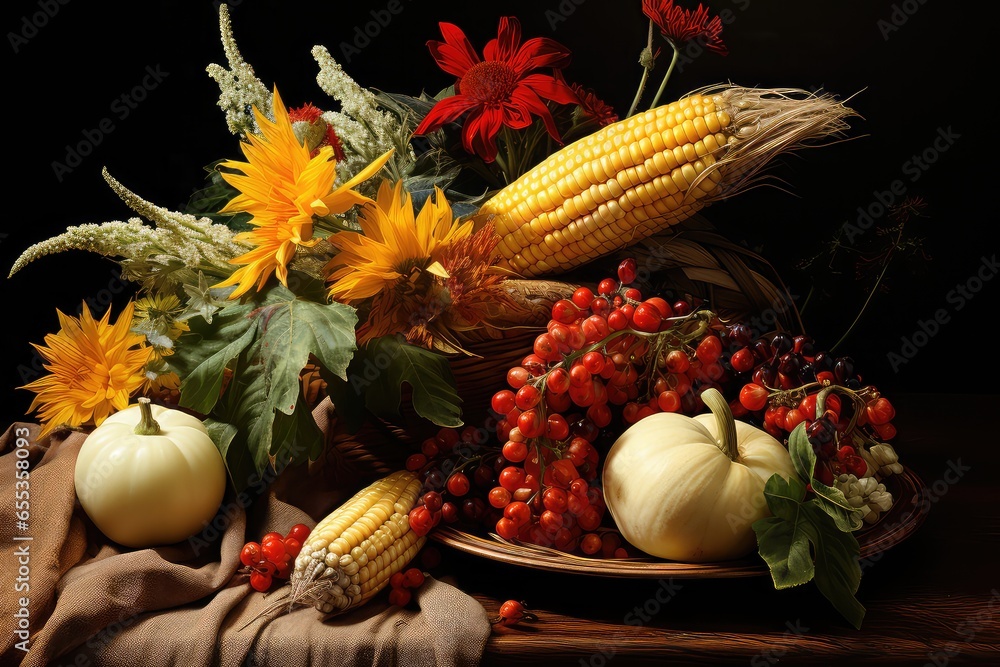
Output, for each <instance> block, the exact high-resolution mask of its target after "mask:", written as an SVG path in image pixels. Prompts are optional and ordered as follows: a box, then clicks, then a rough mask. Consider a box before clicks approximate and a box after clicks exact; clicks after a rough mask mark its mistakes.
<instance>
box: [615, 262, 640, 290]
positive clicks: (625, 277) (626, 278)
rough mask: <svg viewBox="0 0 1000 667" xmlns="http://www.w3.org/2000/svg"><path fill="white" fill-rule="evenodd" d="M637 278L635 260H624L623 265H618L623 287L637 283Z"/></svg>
mask: <svg viewBox="0 0 1000 667" xmlns="http://www.w3.org/2000/svg"><path fill="white" fill-rule="evenodd" d="M635 276H636V265H635V260H634V259H632V258H631V257H629V258H628V259H625V260H622V263H621V264H619V265H618V280H620V281H621V282H622V284H623V285H628V284H629V283H633V282H635Z"/></svg>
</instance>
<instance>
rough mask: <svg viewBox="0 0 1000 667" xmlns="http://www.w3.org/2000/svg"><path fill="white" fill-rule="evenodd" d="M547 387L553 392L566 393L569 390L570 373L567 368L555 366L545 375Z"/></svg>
mask: <svg viewBox="0 0 1000 667" xmlns="http://www.w3.org/2000/svg"><path fill="white" fill-rule="evenodd" d="M545 387H546V388H547V389H548V390H549V391H550V392H552V393H553V394H565V393H566V392H567V391H568V390H569V373H568V372H567V371H566V369H565V368H553V369H552V370H551V371H549V374H548V375H547V376H546V377H545ZM522 389H523V387H522Z"/></svg>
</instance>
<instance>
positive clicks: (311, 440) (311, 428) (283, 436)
mask: <svg viewBox="0 0 1000 667" xmlns="http://www.w3.org/2000/svg"><path fill="white" fill-rule="evenodd" d="M299 398H300V400H299V402H298V403H297V405H298V406H299V409H297V410H295V411H293V412H292V414H291V415H286V414H285V413H283V412H275V413H274V425H273V427H272V430H271V452H270V454H271V465H272V466H274V469H275V470H283V469H284V468H285V467H286V466H288V465H289V464H292V463H299V462H303V461H307V460H315V459H318V458H319V457H320V455H321V454H322V453H323V444H324V439H323V432H322V431H320V430H319V426H317V425H316V420H315V419H313V416H312V413H311V412H310V411H309V410H307V409H305V405H306V404H305V399H304V398H303V397H301V396H300V397H299Z"/></svg>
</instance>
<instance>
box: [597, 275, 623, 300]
mask: <svg viewBox="0 0 1000 667" xmlns="http://www.w3.org/2000/svg"><path fill="white" fill-rule="evenodd" d="M617 291H618V283H616V282H615V279H614V278H605V279H604V280H602V281H601V282H600V283H599V284H598V285H597V293H598V294H601V295H603V296H607V295H609V294H614V293H615V292H617Z"/></svg>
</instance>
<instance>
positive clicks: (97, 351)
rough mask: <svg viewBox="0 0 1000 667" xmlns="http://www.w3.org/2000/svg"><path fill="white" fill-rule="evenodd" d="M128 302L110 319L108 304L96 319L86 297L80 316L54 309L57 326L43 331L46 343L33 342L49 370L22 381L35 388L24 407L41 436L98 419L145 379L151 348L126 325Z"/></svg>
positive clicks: (129, 312) (129, 318) (130, 308)
mask: <svg viewBox="0 0 1000 667" xmlns="http://www.w3.org/2000/svg"><path fill="white" fill-rule="evenodd" d="M133 307H134V306H133V304H132V302H129V304H128V305H127V306H125V309H124V310H123V311H122V313H121V315H120V316H119V317H118V321H117V322H115V323H114V324H111V323H110V316H111V309H110V308H108V311H107V312H106V313H104V317H102V318H101V319H100V321H97V320H95V319H94V317H93V316H92V315H91V314H90V309H89V308H88V307H87V304H86V303H84V304H83V312H82V314H81V315H80V317H79V319H78V318H75V317H68V316H66V315H64V314H63V313H62V312H60V311H59V310H56V314H57V315H58V316H59V324H60V327H61V328H60V330H59V332H58V333H56V334H48V335H46V336H45V345H34V344H33V345H34V347H35V349H36V350H38V352H39V354H41V355H42V357H43V358H44V359H45V360H46V361H47V362H48V363H47V364H45V365H44V366H45V369H46V370H48V371H49V372H50V373H51V375H46V376H44V377H41V378H39V379H37V380H35V381H34V382H32V383H30V384H27V385H25V386H23V387H21V389H27V390H29V391H33V392H35V394H37V395H36V396H35V399H34V400H33V401H32V402H31V406H30V407H29V408H28V412H31V411H32V410H35V409H36V408H37V412H38V417H39V421H41V422H42V431H41V433H40V434H39V435H40V436H41V435H45V434H47V433H49V432H50V431H52V430H53V429H54V428H55V427H57V426H60V425H68V426H81V425H84V424H88V425H89V424H93V425H95V426H97V425H100V423H101V422H103V421H104V420H105V419H106V418H107V416H108V415H110V414H112V413H113V412H117V411H118V410H122V409H124V408H125V407H127V406H128V401H129V397H130V396H131V395H132V393H133V392H134V391H136V390H137V389H138V388H139V387H141V386H142V385H143V383H144V382H145V376H144V375H143V367H144V366H145V365H146V362H147V361H148V360H149V356H150V354H152V352H153V348H151V347H147V346H145V345H144V344H143V343H144V340H145V338H144V337H143V336H140V335H137V334H134V333H132V332H131V331H129V327H130V326H131V324H132V314H133ZM46 346H47V347H46Z"/></svg>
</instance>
